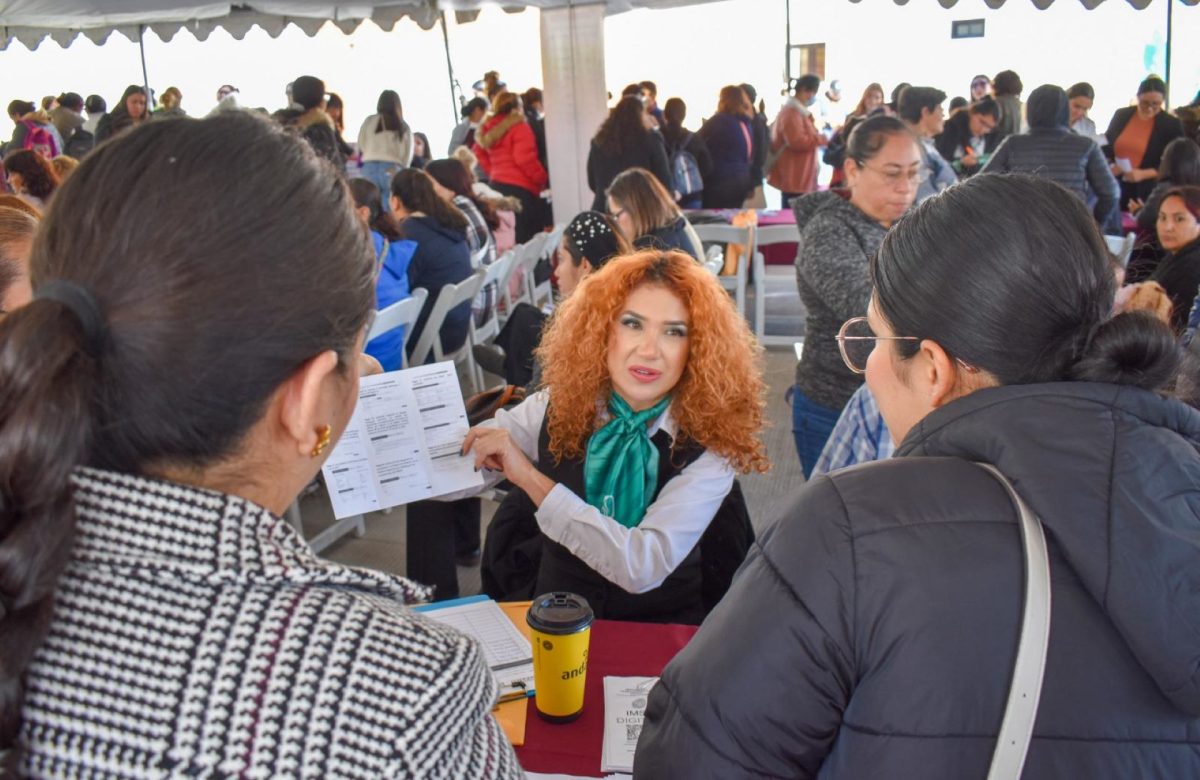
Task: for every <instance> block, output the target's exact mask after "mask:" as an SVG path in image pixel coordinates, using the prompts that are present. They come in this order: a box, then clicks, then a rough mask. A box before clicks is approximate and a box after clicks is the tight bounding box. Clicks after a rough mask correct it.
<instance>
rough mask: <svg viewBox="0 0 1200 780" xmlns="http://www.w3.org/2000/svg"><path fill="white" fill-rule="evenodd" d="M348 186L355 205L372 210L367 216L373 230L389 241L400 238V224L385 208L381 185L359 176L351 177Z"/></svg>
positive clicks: (368, 223)
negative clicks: (380, 191)
mask: <svg viewBox="0 0 1200 780" xmlns="http://www.w3.org/2000/svg"><path fill="white" fill-rule="evenodd" d="M348 186H349V187H350V195H351V196H352V197H353V198H354V205H355V206H356V207H358V208H363V207H366V208H367V209H368V210H369V211H370V212H371V213H370V216H368V217H367V225H368V226H370V228H371V230H374V231H375V232H376V233H379V234H380V235H382V236H383V237H384V238H386V239H387V240H388V241H398V240H400V238H401V236H400V226H399V225H398V224H396V218H395V217H394V216H392V212H390V211H386V210H384V208H383V200H382V196H381V195H380V193H379V185H378V184H376V183H375V182H373V181H371V180H370V179H363V178H357V179H351V180H350V182H349V184H348Z"/></svg>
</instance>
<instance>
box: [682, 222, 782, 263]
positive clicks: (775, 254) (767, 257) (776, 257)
mask: <svg viewBox="0 0 1200 780" xmlns="http://www.w3.org/2000/svg"><path fill="white" fill-rule="evenodd" d="M740 210H741V209H692V210H689V211H688V212H687V214H693V213H695V214H707V215H709V216H714V217H720V218H721V219H724V220H725V221H726V222H728V221H729V220H731V219H732V218H733V215H734V214H736V213H738V211H740ZM685 216H686V214H685ZM758 224H759V226H760V227H766V226H768V225H795V224H796V213H795V212H794V211H792V210H791V209H758ZM798 245H799V242H796V243H788V244H768V245H767V246H764V247H762V248H761V249H760V250H759V251H761V252H762V256H763V263H764V264H766V265H792V264H794V263H795V262H796V248H797V246H798Z"/></svg>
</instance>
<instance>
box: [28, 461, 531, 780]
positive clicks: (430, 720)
mask: <svg viewBox="0 0 1200 780" xmlns="http://www.w3.org/2000/svg"><path fill="white" fill-rule="evenodd" d="M75 484H76V494H75V498H76V507H77V514H78V528H77V531H76V542H75V547H74V551H73V554H72V559H71V561H70V563H69V565H68V567H67V569H66V571H65V573H64V574H63V576H62V578H61V580H60V582H59V585H58V592H57V601H56V607H55V614H54V620H53V623H52V625H51V628H50V632H49V635H48V636H47V638H46V641H45V642H44V643H43V645H42V647H41V648H40V650H39V651H38V653H37V655H36V657H35V659H34V662H33V664H32V665H31V666H30V669H29V671H28V674H27V676H26V681H27V682H26V699H25V707H24V711H23V718H24V720H23V723H22V734H21V745H22V765H23V768H24V771H25V773H27V774H28V775H30V776H33V777H59V778H82V777H89V778H97V777H113V778H117V777H119V778H151V777H154V778H167V777H182V776H188V777H197V776H199V777H221V776H233V775H239V776H242V777H247V778H268V777H320V778H381V777H389V778H448V779H451V778H452V779H453V780H458V779H459V778H475V777H487V778H517V777H521V776H522V775H521V770H520V768H519V767H518V765H517V761H516V757H515V756H514V754H513V751H512V748H511V747H510V746H509V744H508V742H507V740H506V739H505V737H504V734H503V733H502V732H501V730H500V728H499V726H498V725H497V724H496V721H495V719H494V718H493V717H492V715H491V708H492V705H493V703H494V702H495V700H496V684H495V681H494V679H493V677H492V675H491V674H490V673H489V672H488V670H487V667H486V665H485V663H484V660H483V656H482V652H481V650H480V648H479V646H478V645H477V644H476V643H475V642H474V641H473V640H470V639H468V638H466V637H464V636H462V635H460V634H458V633H456V632H454V631H453V630H450V629H447V628H444V627H441V626H439V625H437V624H435V623H432V622H430V621H429V620H427V619H424V618H422V617H420V616H419V615H417V614H415V613H413V612H412V611H411V610H409V609H408V608H406V607H405V606H404V605H405V604H406V603H411V602H414V601H417V600H420V599H423V598H426V597H427V596H428V592H427V591H426V589H424V588H423V587H421V586H419V585H415V584H414V583H412V582H410V581H408V580H405V579H403V578H400V577H394V576H391V575H387V574H383V573H379V572H372V571H366V570H359V569H353V568H348V567H345V566H339V565H336V564H333V563H329V562H326V561H322V560H320V559H318V558H317V557H316V556H315V555H313V553H312V552H311V551H310V550H309V548H308V547H307V545H306V544H305V543H304V541H303V540H302V539H301V538H300V537H299V536H298V535H297V534H296V532H295V531H294V530H293V529H292V528H290V527H289V526H287V525H286V524H285V523H284V522H283V521H281V520H280V519H279V518H278V517H275V516H274V515H272V514H271V513H270V512H268V511H267V510H265V509H263V508H261V507H259V506H256V505H255V504H252V503H250V502H249V501H246V500H244V499H241V498H237V497H234V496H229V495H225V494H221V493H216V492H212V491H207V490H198V489H194V488H190V487H185V486H182V485H178V484H173V483H169V482H163V481H157V480H152V479H146V478H141V477H135V476H129V475H125V474H115V473H110V472H102V471H96V470H89V469H83V470H80V471H79V473H78V475H77V476H76V479H75Z"/></svg>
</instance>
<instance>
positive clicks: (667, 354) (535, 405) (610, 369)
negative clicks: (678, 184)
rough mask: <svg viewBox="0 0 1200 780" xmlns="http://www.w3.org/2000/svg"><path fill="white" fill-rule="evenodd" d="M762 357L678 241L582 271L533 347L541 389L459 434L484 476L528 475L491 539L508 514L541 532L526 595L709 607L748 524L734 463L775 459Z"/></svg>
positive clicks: (689, 618) (518, 480)
mask: <svg viewBox="0 0 1200 780" xmlns="http://www.w3.org/2000/svg"><path fill="white" fill-rule="evenodd" d="M600 323H603V325H602V326H601V327H597V324H600ZM758 354H759V348H758V346H757V344H756V342H755V341H754V337H753V335H752V334H751V333H750V331H749V329H748V328H747V326H746V322H745V320H744V319H743V318H741V317H740V316H738V314H737V311H736V310H735V309H734V308H733V304H732V303H731V302H730V299H729V296H728V295H727V294H725V292H724V291H723V290H722V289H721V287H720V285H719V284H717V282H716V280H715V279H714V278H713V277H712V276H711V275H710V274H709V273H708V272H707V271H705V270H704V269H703V268H702V267H701V266H699V265H697V264H696V262H695V261H694V260H692V259H691V258H690V257H689V256H687V255H685V254H683V253H680V252H659V251H654V250H649V251H644V252H638V253H637V254H633V255H629V256H626V257H620V258H616V259H613V260H610V261H609V262H608V263H607V264H606V265H605V266H604V268H603V269H601V270H600V271H598V272H596V273H594V274H591V275H589V276H588V277H587V278H586V279H584V280H583V281H582V282H581V283H580V285H579V288H578V290H577V291H576V294H574V295H572V296H571V297H570V298H569V299H568V300H567V301H566V302H565V303H564V304H563V305H562V306H561V307H560V308H559V310H558V311H557V312H556V313H555V315H554V318H553V319H552V320H551V323H550V326H549V328H548V329H547V331H546V333H545V335H544V337H543V339H542V344H541V347H540V348H539V349H538V357H539V359H540V360H541V361H542V363H543V365H544V367H545V371H544V375H543V389H542V390H541V391H539V392H538V393H535V394H534V395H533V396H531V397H530V398H529V399H528V400H526V401H525V402H524V403H522V404H521V405H520V406H518V407H516V408H515V409H513V410H511V411H501V412H499V413H497V415H496V417H495V419H493V420H491V421H489V422H487V423H485V424H484V425H481V426H479V427H476V428H474V429H472V431H471V432H470V433H469V434H468V436H467V438H466V441H465V442H464V443H463V450H464V452H470V453H472V454H474V456H475V462H476V465H477V466H479V467H481V468H483V469H485V470H487V474H486V477H487V479H486V482H487V483H488V484H495V483H496V482H497V481H499V480H500V479H501V478H502V477H503V478H507V479H508V480H509V481H510V482H512V484H513V485H515V486H516V488H518V490H515V491H513V493H511V494H510V495H509V498H507V499H506V500H505V504H504V505H503V506H502V507H501V510H500V511H499V512H498V513H497V518H496V519H495V520H494V521H493V526H494V528H493V529H489V537H491V535H492V533H493V532H494V531H495V530H497V528H503V527H504V526H503V525H500V526H497V524H498V523H500V522H501V520H502V519H503V518H507V520H505V522H506V523H515V524H517V525H519V523H520V520H521V518H531V519H532V520H533V521H535V522H536V524H537V528H538V529H540V536H539V539H538V543H537V544H536V545H534V546H533V547H532V549H529V548H527V551H528V552H529V553H530V554H529V555H527V556H526V560H527V561H528V563H529V567H530V569H531V571H528V572H525V573H524V574H525V576H526V577H527V579H528V586H529V590H528V591H527V592H528V593H531V594H535V593H543V592H547V591H552V590H569V591H572V592H575V593H578V594H580V595H582V596H584V597H585V598H586V599H587V600H588V602H589V603H590V604H591V605H592V608H593V609H594V610H595V612H596V615H597V617H604V618H612V619H627V620H628V619H632V620H649V621H662V622H693V623H695V622H699V621H700V620H701V619H702V618H703V616H704V614H705V612H706V611H707V609H708V608H710V607H711V606H712V603H713V602H714V600H715V599H716V598H719V596H720V592H721V591H722V590H723V589H722V588H720V587H714V585H713V582H714V581H719V580H720V578H721V576H722V573H724V574H726V575H731V574H732V568H735V567H736V566H737V565H738V564H740V562H741V557H742V556H744V554H745V550H746V548H747V547H748V544H749V539H750V538H751V537H752V531H750V529H749V520H748V517H747V516H746V514H745V504H744V501H742V500H741V494H740V490H738V489H737V488H736V483H735V482H734V475H735V473H738V472H741V473H748V472H750V471H764V470H765V469H766V468H767V465H768V464H767V458H766V454H765V451H764V447H763V443H762V440H761V438H760V431H761V428H762V410H763V390H764V387H763V380H762V374H761V367H760V365H759V361H758ZM535 533H536V532H535ZM702 537H704V540H703V541H702ZM488 543H489V545H491V544H492V539H491V538H489V542H488ZM739 551H740V552H739ZM485 557H487V555H486V552H485ZM725 584H726V585H727V584H728V581H727V579H726V581H725Z"/></svg>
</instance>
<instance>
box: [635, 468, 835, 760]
mask: <svg viewBox="0 0 1200 780" xmlns="http://www.w3.org/2000/svg"><path fill="white" fill-rule="evenodd" d="M853 604H854V560H853V544H852V541H851V533H850V525H849V520H848V518H847V516H846V512H845V507H844V506H843V504H842V501H841V498H840V497H839V495H838V493H837V490H836V488H835V487H834V484H833V482H832V481H830V480H829V479H828V478H822V479H818V480H815V481H814V482H812V483H810V484H809V485H807V486H805V487H804V488H803V489H802V490H801V491H800V492H799V493H798V494H797V496H796V499H795V500H794V502H793V503H792V506H791V508H790V510H789V511H787V512H785V513H784V514H783V516H782V519H781V520H780V521H779V524H778V525H777V526H775V528H773V529H772V530H771V531H769V532H768V534H767V536H766V537H764V539H763V541H762V542H761V544H759V545H756V547H755V548H754V549H753V550H752V551H751V553H750V557H749V558H747V560H746V563H745V565H744V566H743V567H742V569H741V571H740V572H739V573H738V575H737V578H736V579H735V580H734V583H733V586H732V587H731V588H730V590H729V593H728V594H727V595H726V597H725V598H724V599H723V600H722V601H721V603H720V604H718V605H717V607H716V609H715V610H713V612H712V613H711V614H710V615H709V616H708V618H707V619H706V620H705V622H704V625H703V626H701V628H700V631H699V632H698V633H697V634H696V636H695V637H694V638H693V639H692V641H691V642H690V643H689V644H688V646H687V647H686V648H684V649H683V651H682V652H681V653H680V654H679V655H678V656H676V658H675V659H674V660H673V661H672V662H671V663H670V665H668V666H667V668H666V670H665V671H664V672H663V675H662V678H661V681H660V682H659V683H658V685H656V686H655V687H654V689H653V690H652V691H651V693H650V698H649V703H648V706H647V708H646V720H645V723H644V725H643V728H642V734H641V738H640V740H639V741H638V747H637V754H636V756H635V758H634V764H633V775H634V778H646V779H648V778H662V777H686V778H689V780H706V779H707V778H713V779H714V780H715V779H716V778H721V779H722V780H729V779H732V778H751V777H754V778H759V777H771V778H785V777H786V778H808V777H813V776H815V775H816V774H817V772H818V771H819V770H820V767H821V764H822V762H823V761H824V760H825V757H826V756H827V755H828V753H829V751H830V748H831V746H832V744H833V741H834V739H835V738H836V737H837V734H838V729H839V727H840V726H841V722H842V715H843V712H844V710H845V707H846V704H847V702H849V700H850V694H851V691H852V688H853V674H854V671H853V670H854V662H853V658H854V649H853V636H852V634H853Z"/></svg>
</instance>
